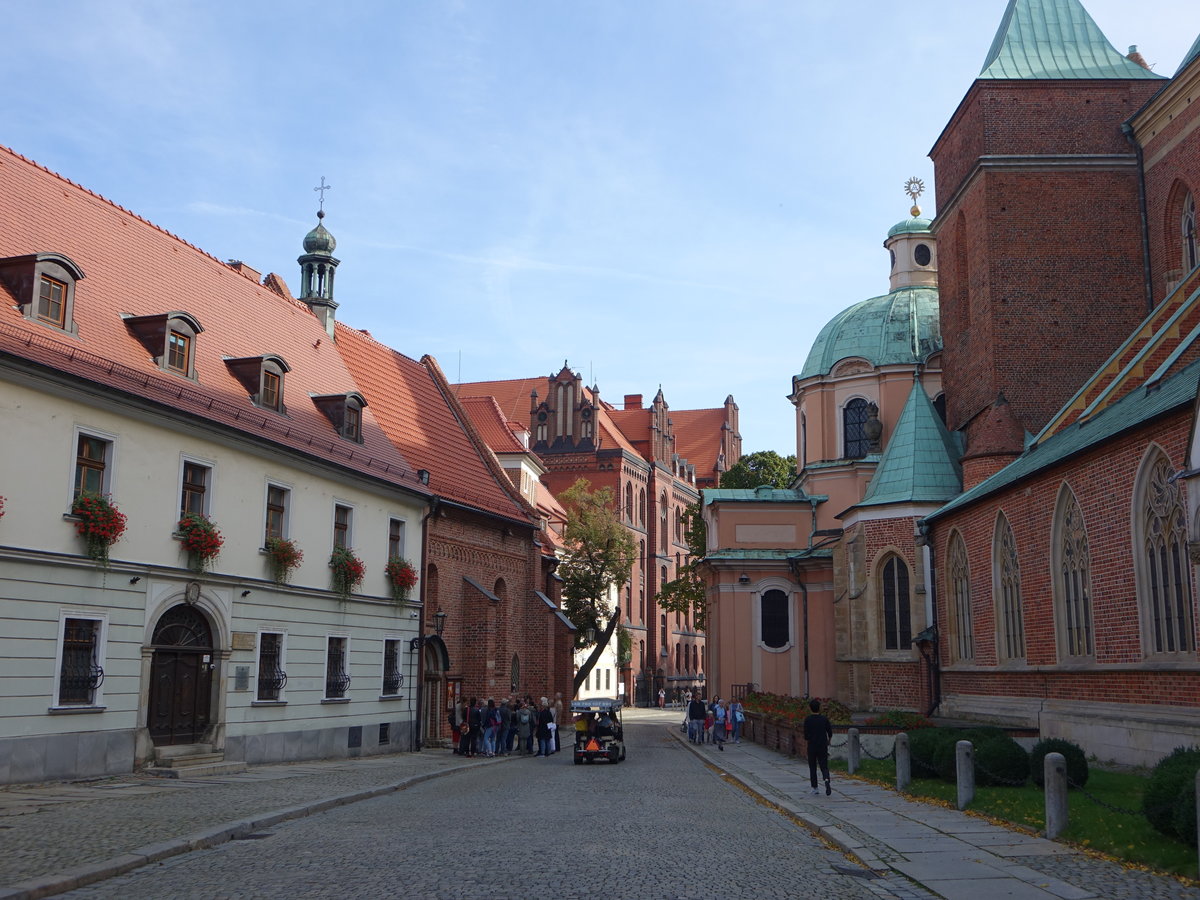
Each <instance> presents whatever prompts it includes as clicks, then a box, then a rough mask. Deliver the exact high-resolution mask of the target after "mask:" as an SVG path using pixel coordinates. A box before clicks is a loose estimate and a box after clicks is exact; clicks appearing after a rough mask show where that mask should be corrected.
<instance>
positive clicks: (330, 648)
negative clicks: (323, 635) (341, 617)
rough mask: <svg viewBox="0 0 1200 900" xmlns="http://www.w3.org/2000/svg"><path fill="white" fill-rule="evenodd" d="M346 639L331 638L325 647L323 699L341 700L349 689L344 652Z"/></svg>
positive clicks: (347, 640) (347, 641)
mask: <svg viewBox="0 0 1200 900" xmlns="http://www.w3.org/2000/svg"><path fill="white" fill-rule="evenodd" d="M348 643H349V639H348V638H344V637H331V638H329V639H328V643H327V644H326V647H325V699H326V700H343V699H345V697H346V689H347V688H349V687H350V676H349V675H348V674H347V673H346V665H347V662H346V651H347V644H348Z"/></svg>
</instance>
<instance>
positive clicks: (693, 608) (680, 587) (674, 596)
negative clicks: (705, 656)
mask: <svg viewBox="0 0 1200 900" xmlns="http://www.w3.org/2000/svg"><path fill="white" fill-rule="evenodd" d="M725 474H726V475H728V474H729V473H728V472H726V473H725ZM683 537H684V540H685V541H686V542H687V547H688V558H687V562H686V563H684V564H683V565H682V566H680V567H679V571H678V572H677V573H676V574H675V579H674V580H673V581H668V582H667V583H666V584H664V585H663V586H662V587H661V588H659V591H658V597H657V599H658V605H659V607H661V608H662V609H663V610H665V611H666V612H676V613H682V614H684V615H690V616H691V618H692V622H693V623H694V624H695V626H696V630H697V631H703V630H704V628H705V626H706V625H707V624H708V622H707V619H708V615H707V613H708V605H707V603H706V602H705V601H706V595H707V594H706V590H705V586H704V580H703V579H702V578H701V577H700V575H699V573H698V572H697V571H696V569H697V567H698V566H699V564H700V562H701V560H703V559H704V552H705V542H706V531H705V528H704V517H703V516H702V515H701V514H700V504H699V503H693V504H691V505H690V506H688V508H687V509H685V510H684V511H683Z"/></svg>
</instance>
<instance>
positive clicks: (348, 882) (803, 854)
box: [63, 724, 934, 900]
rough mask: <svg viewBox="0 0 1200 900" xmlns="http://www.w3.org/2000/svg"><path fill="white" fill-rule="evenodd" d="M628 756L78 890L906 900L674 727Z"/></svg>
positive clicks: (891, 881) (454, 792)
mask: <svg viewBox="0 0 1200 900" xmlns="http://www.w3.org/2000/svg"><path fill="white" fill-rule="evenodd" d="M627 734H628V736H629V756H628V759H627V760H626V761H625V762H624V763H621V764H619V765H611V764H597V765H585V766H575V765H572V763H571V758H570V756H569V754H567V753H563V754H560V755H557V756H552V757H550V758H549V759H546V760H542V759H510V760H509V761H507V762H505V763H503V764H500V765H490V766H486V767H477V768H475V769H472V770H469V771H464V772H461V773H458V774H457V775H455V776H454V777H452V778H442V779H438V780H433V781H426V782H424V783H422V784H419V785H416V786H414V787H411V788H409V789H406V790H403V791H399V792H395V793H391V794H387V795H384V796H380V797H377V798H375V799H371V800H366V801H363V802H359V803H355V804H353V805H348V806H342V807H338V808H335V809H331V810H328V811H325V812H322V813H319V814H316V815H313V816H309V817H306V818H302V819H295V820H292V821H288V822H284V823H281V824H278V825H275V826H273V827H270V828H264V829H262V830H261V831H260V832H258V833H257V834H256V835H255V836H254V839H252V840H235V841H230V842H228V843H225V844H222V845H220V846H218V847H215V848H212V849H209V850H203V851H199V852H196V853H191V854H187V855H185V856H179V857H174V858H172V859H169V860H165V861H163V862H161V863H157V864H153V865H150V866H146V867H144V868H140V869H137V870H135V871H133V872H130V873H129V874H127V875H123V876H120V877H117V878H114V879H111V880H108V881H104V882H101V883H98V884H95V885H92V886H89V887H85V888H82V889H79V890H76V891H73V892H71V893H69V894H64V895H63V896H64V897H70V898H79V900H83V898H88V900H96V898H121V900H137V898H161V897H177V898H218V897H219V898H239V900H241V898H245V900H250V898H275V897H303V898H309V897H311V898H324V897H330V898H334V897H336V898H344V897H354V896H383V895H385V892H386V893H391V892H403V893H404V894H405V895H407V896H413V897H422V898H464V897H466V898H474V897H488V898H507V897H538V896H553V897H555V898H556V900H573V898H593V900H594V898H597V897H603V898H606V900H621V898H637V900H644V898H655V900H657V898H684V897H688V898H690V897H708V896H712V895H717V896H722V897H728V898H739V897H754V898H776V897H778V898H784V897H795V896H797V895H807V896H814V897H822V898H832V900H840V898H856V900H858V898H862V900H874V898H903V900H922V898H931V897H933V896H934V895H932V894H930V893H928V892H926V891H924V890H922V889H921V888H919V887H916V886H914V885H912V884H910V883H909V882H907V881H906V880H905V879H904V878H902V877H900V876H898V875H894V874H892V875H888V876H885V877H879V876H877V875H876V874H875V873H872V872H870V871H869V870H867V869H865V868H863V867H862V866H860V865H857V864H855V863H854V862H853V861H852V860H850V859H848V858H847V857H846V856H845V855H844V854H843V853H841V852H839V851H838V850H836V849H833V848H832V847H830V846H827V845H825V844H823V843H822V842H821V841H819V840H818V839H816V838H815V837H813V836H812V835H811V834H810V833H809V832H808V831H807V830H806V829H804V828H801V827H799V826H798V825H796V824H795V823H794V822H793V821H791V820H790V819H789V818H787V817H785V816H783V815H780V814H779V813H778V812H777V811H776V810H774V809H772V808H771V807H770V806H767V805H764V804H763V803H761V802H760V801H759V800H758V799H757V798H756V797H755V796H753V795H752V794H750V793H748V792H747V791H745V790H743V789H741V788H740V787H739V786H738V785H736V784H733V783H729V782H727V781H725V780H723V779H721V778H720V777H718V773H717V772H715V771H714V770H713V769H712V768H711V767H708V766H706V765H705V764H704V761H703V760H701V759H699V758H697V757H695V756H694V755H692V754H690V753H688V752H687V750H686V749H685V748H683V747H681V746H680V745H679V744H678V743H677V742H675V741H674V740H672V739H671V738H670V737H669V736H668V735H666V734H665V733H664V730H663V728H662V726H661V725H650V724H644V725H638V724H629V725H628V726H627Z"/></svg>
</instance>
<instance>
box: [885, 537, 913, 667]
mask: <svg viewBox="0 0 1200 900" xmlns="http://www.w3.org/2000/svg"><path fill="white" fill-rule="evenodd" d="M882 587H883V647H884V649H885V650H908V649H909V647H910V646H911V645H912V618H911V613H910V608H909V589H908V566H907V565H905V563H904V560H902V559H900V557H898V556H893V557H890V558H889V559H888V561H887V562H886V563H884V564H883V585H882Z"/></svg>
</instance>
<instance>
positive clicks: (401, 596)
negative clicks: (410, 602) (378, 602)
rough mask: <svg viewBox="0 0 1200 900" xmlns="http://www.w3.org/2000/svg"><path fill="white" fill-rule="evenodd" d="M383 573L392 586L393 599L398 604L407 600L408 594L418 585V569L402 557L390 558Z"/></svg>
mask: <svg viewBox="0 0 1200 900" xmlns="http://www.w3.org/2000/svg"><path fill="white" fill-rule="evenodd" d="M383 573H384V574H385V575H387V579H388V584H390V585H391V586H392V599H393V600H395V601H396V602H399V601H401V600H407V599H408V592H409V591H411V590H412V589H413V586H414V585H416V583H417V570H416V567H415V566H413V564H412V563H410V562H409V561H408V560H407V559H405V558H404V557H402V556H390V557H388V561H387V565H386V566H384V569H383Z"/></svg>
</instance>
